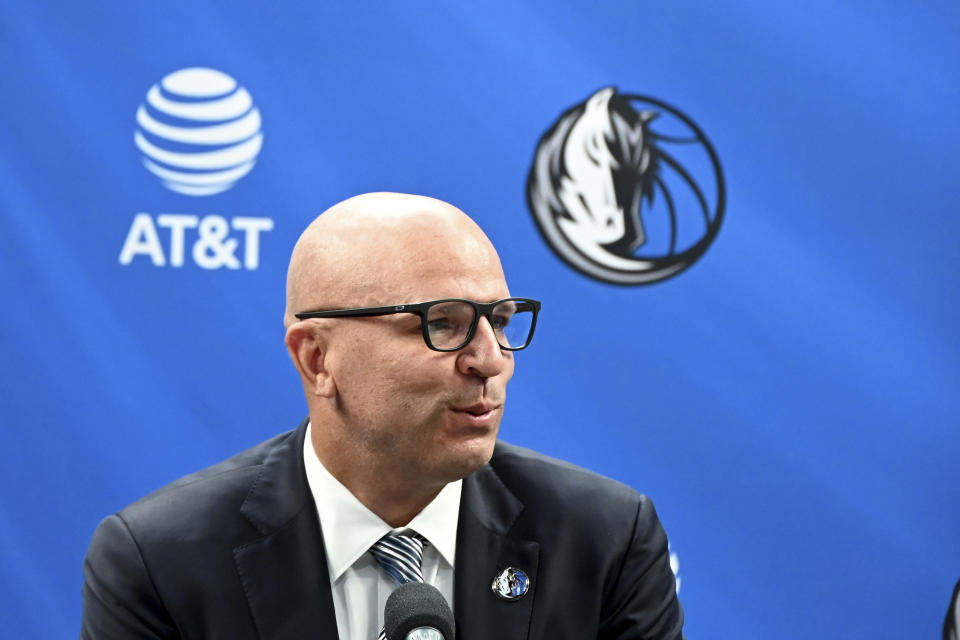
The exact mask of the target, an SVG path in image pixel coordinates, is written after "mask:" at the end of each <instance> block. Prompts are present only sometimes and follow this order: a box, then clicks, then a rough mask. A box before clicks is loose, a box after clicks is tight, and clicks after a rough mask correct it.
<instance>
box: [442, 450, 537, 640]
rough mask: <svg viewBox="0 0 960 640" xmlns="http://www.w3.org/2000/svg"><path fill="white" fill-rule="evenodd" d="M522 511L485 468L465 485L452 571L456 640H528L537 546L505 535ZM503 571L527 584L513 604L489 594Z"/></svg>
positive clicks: (471, 476) (518, 503)
mask: <svg viewBox="0 0 960 640" xmlns="http://www.w3.org/2000/svg"><path fill="white" fill-rule="evenodd" d="M522 510H523V504H522V503H521V502H520V501H519V500H518V499H517V498H516V497H515V496H514V495H513V494H512V493H511V492H510V490H509V489H507V487H506V486H505V485H504V484H503V483H502V482H501V481H500V478H499V477H497V475H496V473H495V472H494V471H493V469H492V468H490V466H489V465H488V466H485V467H483V468H482V469H480V470H479V471H477V472H476V473H474V474H472V475H470V476H468V477H467V478H466V479H464V482H463V495H462V497H461V507H460V519H459V523H458V525H457V558H456V568H455V571H454V576H455V577H454V608H455V609H456V616H455V617H456V620H457V632H456V635H457V640H483V639H488V638H504V639H507V640H523V639H525V638H527V637H528V635H529V630H530V616H531V613H532V611H533V601H534V597H535V595H536V588H537V569H538V567H539V561H540V545H539V543H537V542H536V541H529V540H520V539H517V538H515V537H510V536H509V535H508V533H509V530H510V527H511V526H512V525H513V523H514V522H515V521H516V519H517V517H518V516H519V515H520V512H521V511H522ZM507 567H513V568H515V569H520V570H522V571H523V572H524V573H526V574H527V576H529V578H530V586H529V589H528V591H527V593H526V594H525V595H524V596H522V597H521V598H519V599H516V600H509V601H506V600H501V599H500V598H498V597H497V596H495V595H494V593H493V590H492V588H491V587H492V585H493V580H494V577H496V576H497V575H498V574H499V573H500V572H501V571H502V570H503V569H506V568H507Z"/></svg>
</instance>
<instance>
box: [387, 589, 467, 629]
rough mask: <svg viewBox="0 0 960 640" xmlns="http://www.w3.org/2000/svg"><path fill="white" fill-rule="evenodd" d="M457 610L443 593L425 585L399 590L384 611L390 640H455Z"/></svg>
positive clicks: (391, 597) (392, 595)
mask: <svg viewBox="0 0 960 640" xmlns="http://www.w3.org/2000/svg"><path fill="white" fill-rule="evenodd" d="M453 628H454V622H453V611H451V610H450V605H448V604H447V601H446V600H445V599H444V597H443V594H442V593H440V591H439V590H438V589H437V588H436V587H434V586H431V585H429V584H424V583H422V582H408V583H407V584H405V585H402V586H400V587H398V588H397V589H396V590H395V591H394V592H393V593H391V594H390V597H389V598H387V604H386V606H385V607H384V608H383V630H384V635H386V637H387V640H453Z"/></svg>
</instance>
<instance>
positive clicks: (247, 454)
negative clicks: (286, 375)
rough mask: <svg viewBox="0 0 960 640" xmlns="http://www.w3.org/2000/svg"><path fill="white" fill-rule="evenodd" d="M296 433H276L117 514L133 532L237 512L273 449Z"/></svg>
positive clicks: (171, 484)
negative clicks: (197, 517) (276, 434)
mask: <svg viewBox="0 0 960 640" xmlns="http://www.w3.org/2000/svg"><path fill="white" fill-rule="evenodd" d="M295 436H296V432H295V431H289V432H287V433H283V434H280V435H278V436H274V437H273V438H271V439H269V440H267V441H265V442H262V443H260V444H258V445H256V446H254V447H251V448H250V449H247V450H246V451H242V452H241V453H238V454H236V455H234V456H232V457H230V458H227V459H226V460H223V461H221V462H219V463H217V464H215V465H213V466H210V467H207V468H206V469H201V470H200V471H196V472H194V473H191V474H189V475H186V476H183V477H182V478H180V479H178V480H175V481H173V482H171V483H170V484H168V485H165V486H163V487H160V488H159V489H157V490H156V491H153V492H152V493H150V494H148V495H146V496H144V497H143V498H140V499H139V500H137V501H136V502H134V503H132V504H130V505H128V506H126V507H124V508H123V509H121V510H120V512H119V513H118V515H119V517H120V518H121V520H123V521H124V522H125V523H126V524H127V526H128V527H130V529H131V530H132V531H137V530H143V529H147V528H157V527H159V528H160V529H166V528H168V527H176V526H178V525H182V524H185V523H189V522H190V520H191V519H192V518H193V517H195V516H200V515H202V516H203V518H202V519H203V520H205V521H216V520H217V518H216V514H217V513H223V514H227V513H236V512H237V511H238V509H239V508H240V505H241V504H242V503H243V501H244V499H245V498H246V496H247V493H248V492H249V491H250V488H251V487H252V486H253V484H254V482H255V481H256V479H257V476H258V475H259V473H260V469H261V467H262V465H263V462H264V460H265V459H266V457H267V456H268V455H270V452H272V451H273V450H275V449H276V447H277V446H278V445H280V444H282V443H283V442H284V441H286V440H287V439H288V438H292V437H295Z"/></svg>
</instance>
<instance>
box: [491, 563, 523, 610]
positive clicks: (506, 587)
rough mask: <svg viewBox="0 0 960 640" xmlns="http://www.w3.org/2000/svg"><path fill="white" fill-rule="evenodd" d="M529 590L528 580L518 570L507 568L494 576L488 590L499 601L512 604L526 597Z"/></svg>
mask: <svg viewBox="0 0 960 640" xmlns="http://www.w3.org/2000/svg"><path fill="white" fill-rule="evenodd" d="M528 589H530V578H529V577H527V574H525V573H524V572H523V571H521V570H520V569H514V568H513V567H507V568H506V569H504V570H503V571H501V572H500V573H498V574H497V575H496V577H494V579H493V584H492V585H490V590H491V591H493V593H494V595H495V596H497V597H498V598H500V599H501V600H506V601H508V602H513V601H514V600H519V599H520V598H522V597H523V596H524V595H526V593H527V590H528Z"/></svg>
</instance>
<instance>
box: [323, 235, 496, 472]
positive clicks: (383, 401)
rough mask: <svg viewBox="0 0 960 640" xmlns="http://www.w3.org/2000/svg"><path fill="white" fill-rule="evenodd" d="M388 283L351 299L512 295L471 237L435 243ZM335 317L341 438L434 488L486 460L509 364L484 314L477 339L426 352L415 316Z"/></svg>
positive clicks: (333, 356) (492, 259) (332, 357)
mask: <svg viewBox="0 0 960 640" xmlns="http://www.w3.org/2000/svg"><path fill="white" fill-rule="evenodd" d="M387 280H388V282H386V283H385V286H384V287H383V290H382V291H377V292H376V294H375V295H374V296H373V298H365V299H363V300H358V301H357V302H356V303H353V304H355V305H356V306H375V305H391V304H404V303H414V302H425V301H428V300H437V299H441V298H466V299H470V300H476V301H478V302H491V301H493V300H498V299H501V298H506V297H509V295H510V294H509V291H508V289H507V285H506V282H505V281H504V278H503V273H502V271H501V268H500V264H499V260H498V259H497V257H496V254H495V253H494V252H493V250H492V248H488V245H487V247H484V246H482V245H480V244H477V243H466V245H461V246H452V247H449V246H448V247H440V248H434V249H433V250H431V251H430V252H429V253H426V254H425V255H424V256H421V258H419V259H416V260H412V261H409V262H406V263H404V264H402V265H399V266H397V265H393V267H392V273H391V274H390V276H389V277H388V278H387ZM390 283H392V285H391V284H390ZM335 322H337V323H339V324H338V325H337V326H336V329H335V331H336V333H335V334H334V338H333V340H334V341H333V342H331V345H330V348H329V351H328V354H327V358H328V365H329V366H330V367H331V370H332V371H333V373H334V380H335V383H336V387H337V397H336V398H335V402H337V403H338V407H337V408H338V410H339V411H340V412H341V415H342V416H343V417H344V421H345V423H346V426H347V430H346V432H345V434H344V435H345V437H349V438H351V439H354V444H355V445H359V446H360V447H362V448H363V449H364V450H366V451H372V452H375V453H376V457H377V459H379V460H381V461H382V464H383V467H384V471H385V472H386V471H392V472H408V473H412V474H418V475H419V476H420V477H421V478H422V479H423V480H424V481H426V482H435V483H437V484H444V483H447V482H450V481H452V480H455V479H458V478H462V477H464V476H466V475H468V474H469V473H471V472H472V471H474V470H476V469H477V468H479V467H480V466H482V465H483V464H485V463H486V462H487V461H488V460H489V459H490V456H491V454H492V452H493V445H494V442H495V440H496V437H497V431H498V429H499V426H500V420H501V418H502V416H503V407H504V402H505V401H506V387H507V382H508V381H509V380H510V378H511V376H512V375H513V367H514V361H513V353H512V352H510V351H504V350H502V349H500V347H499V345H498V344H497V342H496V338H495V337H494V335H493V331H492V329H491V327H490V325H489V323H488V322H487V320H486V319H485V318H481V319H480V324H479V326H478V327H477V332H476V334H475V335H474V337H473V340H471V342H470V343H469V344H468V345H467V346H466V347H464V348H463V349H462V350H460V351H454V352H438V351H433V350H431V349H429V348H428V347H427V345H426V344H424V341H423V337H422V334H421V327H420V318H419V317H418V316H416V315H413V314H396V315H389V316H381V317H372V318H355V319H337V320H336V321H335ZM404 470H406V471H404Z"/></svg>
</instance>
